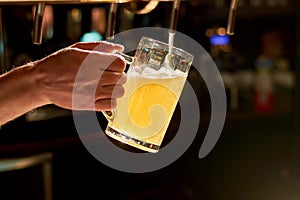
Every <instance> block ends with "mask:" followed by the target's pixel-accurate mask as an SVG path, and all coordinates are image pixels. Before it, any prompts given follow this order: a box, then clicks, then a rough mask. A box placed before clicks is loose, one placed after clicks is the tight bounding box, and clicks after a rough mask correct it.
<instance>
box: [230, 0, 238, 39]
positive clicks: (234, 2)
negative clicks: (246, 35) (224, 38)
mask: <svg viewBox="0 0 300 200" xmlns="http://www.w3.org/2000/svg"><path fill="white" fill-rule="evenodd" d="M238 3H239V0H231V3H230V8H229V13H228V24H227V34H228V35H233V34H234V26H235V18H236V11H237V7H238Z"/></svg>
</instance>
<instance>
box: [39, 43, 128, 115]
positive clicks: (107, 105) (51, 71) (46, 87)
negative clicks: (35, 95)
mask: <svg viewBox="0 0 300 200" xmlns="http://www.w3.org/2000/svg"><path fill="white" fill-rule="evenodd" d="M123 49H124V48H123V46H122V45H117V44H113V43H108V42H104V41H101V42H94V43H76V44H74V45H72V46H69V47H67V48H64V49H61V50H60V51H57V52H55V53H54V54H51V55H50V56H48V57H45V58H44V59H42V60H39V61H36V62H35V69H34V71H35V73H36V77H38V87H39V88H40V91H41V92H40V94H42V99H43V100H44V104H55V105H57V106H60V107H62V108H66V109H73V110H97V111H103V110H110V109H113V108H115V106H116V99H117V98H119V97H121V96H123V94H124V88H123V84H124V83H125V82H126V74H125V73H124V70H125V61H124V59H123V58H122V57H120V56H118V55H115V54H112V53H111V52H112V51H114V50H117V51H123ZM74 86H75V87H74ZM72 97H73V99H72ZM74 98H76V99H75V100H76V104H74V103H73V102H72V100H74Z"/></svg>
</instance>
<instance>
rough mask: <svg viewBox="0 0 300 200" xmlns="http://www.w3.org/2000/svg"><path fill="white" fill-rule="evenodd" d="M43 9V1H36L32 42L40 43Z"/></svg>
mask: <svg viewBox="0 0 300 200" xmlns="http://www.w3.org/2000/svg"><path fill="white" fill-rule="evenodd" d="M44 11H45V3H38V4H37V5H36V7H35V16H34V24H33V35H32V43H33V44H41V43H42V37H43V17H44Z"/></svg>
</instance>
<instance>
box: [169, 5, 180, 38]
mask: <svg viewBox="0 0 300 200" xmlns="http://www.w3.org/2000/svg"><path fill="white" fill-rule="evenodd" d="M179 8H180V0H174V1H173V6H172V13H171V21H170V27H169V31H170V32H171V33H175V31H176V28H177V23H178V16H179Z"/></svg>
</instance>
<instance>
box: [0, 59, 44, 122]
mask: <svg viewBox="0 0 300 200" xmlns="http://www.w3.org/2000/svg"><path fill="white" fill-rule="evenodd" d="M35 76H36V73H34V66H33V63H29V64H26V65H24V66H22V67H19V68H16V69H14V70H11V71H10V72H8V73H6V74H3V75H1V76H0V125H3V124H5V123H7V122H9V121H10V120H13V119H15V118H17V117H19V116H21V115H23V114H25V113H26V112H28V111H30V110H32V109H34V108H36V107H39V106H42V105H43V104H45V102H44V101H43V98H42V96H41V91H40V88H39V87H38V84H37V77H35Z"/></svg>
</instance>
